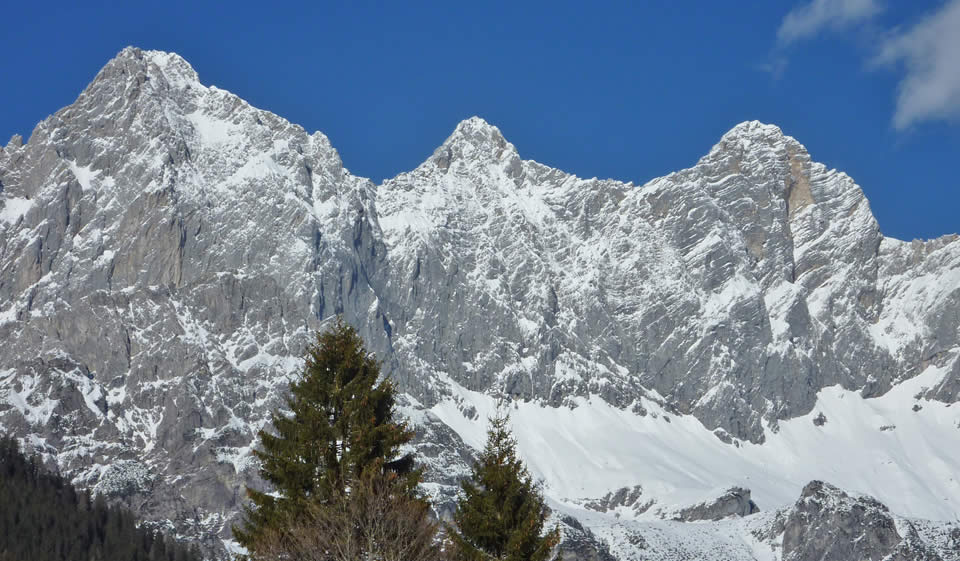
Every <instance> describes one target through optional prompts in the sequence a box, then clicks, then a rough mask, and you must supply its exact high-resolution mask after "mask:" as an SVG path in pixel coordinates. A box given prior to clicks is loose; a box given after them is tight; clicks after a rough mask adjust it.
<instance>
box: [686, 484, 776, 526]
mask: <svg viewBox="0 0 960 561" xmlns="http://www.w3.org/2000/svg"><path fill="white" fill-rule="evenodd" d="M758 512H760V507H758V506H757V504H756V503H755V502H753V500H751V499H750V489H744V488H742V487H733V488H731V489H727V491H726V492H725V493H724V494H723V495H721V496H719V497H717V498H716V499H715V500H713V501H707V502H703V503H700V504H698V505H694V506H690V507H686V508H683V509H681V510H680V511H679V512H677V514H676V515H675V516H674V517H673V519H674V520H680V521H682V522H696V521H699V520H723V519H724V518H729V517H731V516H749V515H751V514H756V513H758Z"/></svg>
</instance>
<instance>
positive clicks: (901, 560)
mask: <svg viewBox="0 0 960 561" xmlns="http://www.w3.org/2000/svg"><path fill="white" fill-rule="evenodd" d="M958 556H960V551H954V554H953V555H951V558H957V557H958ZM806 559H820V560H822V561H834V560H835V561H846V560H848V559H870V560H871V561H879V560H881V559H884V560H889V561H914V560H916V561H920V560H923V561H940V560H941V559H942V558H941V556H940V555H939V554H938V553H937V551H936V550H935V549H934V547H933V546H932V545H928V544H927V543H925V542H924V540H922V539H921V538H920V535H919V533H918V532H917V529H916V528H915V527H914V526H913V524H911V523H910V522H909V521H905V520H895V519H894V517H893V516H892V515H891V514H890V512H889V510H888V509H887V507H885V506H884V505H882V504H881V503H880V502H878V501H877V500H876V499H873V498H872V497H851V496H850V495H848V494H846V493H844V492H843V491H841V490H840V489H837V488H836V487H834V486H832V485H829V484H827V483H824V482H822V481H812V482H811V483H810V484H808V485H807V486H806V487H804V489H803V493H802V494H801V495H800V500H799V501H797V503H796V505H795V506H794V508H793V509H792V510H791V511H790V512H789V514H788V515H787V518H786V523H785V526H784V530H783V561H799V560H806Z"/></svg>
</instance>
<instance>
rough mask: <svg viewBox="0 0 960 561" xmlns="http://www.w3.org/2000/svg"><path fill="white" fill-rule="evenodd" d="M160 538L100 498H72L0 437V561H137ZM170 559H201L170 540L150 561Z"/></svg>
mask: <svg viewBox="0 0 960 561" xmlns="http://www.w3.org/2000/svg"><path fill="white" fill-rule="evenodd" d="M163 539H164V538H163V535H162V534H161V533H159V532H157V533H155V532H152V531H150V530H148V529H146V528H143V527H141V528H138V527H137V523H136V519H135V518H134V516H133V514H131V513H130V512H129V511H127V510H125V509H122V508H115V507H111V506H109V505H108V504H107V503H106V501H105V500H104V499H103V497H102V496H99V495H98V496H97V498H96V500H92V499H91V497H90V493H89V491H84V492H82V493H78V492H77V491H76V489H74V487H73V485H71V484H70V482H69V481H68V480H67V479H65V478H64V477H62V476H61V475H59V474H56V473H50V472H49V471H47V470H46V469H45V468H44V467H43V463H42V462H41V461H40V459H39V458H38V457H36V456H34V457H33V458H29V459H28V458H26V457H24V456H23V454H22V453H21V452H20V447H19V445H18V443H17V441H16V440H15V439H13V438H9V437H0V561H7V560H10V561H13V560H23V559H29V560H31V561H67V560H70V561H74V560H80V561H106V560H113V559H124V560H129V561H140V560H146V559H148V554H149V553H150V552H151V551H152V546H153V544H154V543H155V541H156V540H163ZM161 553H162V554H163V555H160V554H161ZM175 554H176V555H179V556H180V557H179V558H181V559H183V560H184V561H198V560H199V559H201V558H202V556H201V555H200V553H199V551H189V550H188V549H187V548H186V547H185V546H183V545H180V544H177V543H176V542H173V541H171V542H170V545H169V546H168V547H166V548H165V551H163V552H157V553H156V554H155V555H154V557H150V559H151V560H154V561H173V559H174V556H175Z"/></svg>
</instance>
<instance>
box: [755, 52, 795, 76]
mask: <svg viewBox="0 0 960 561" xmlns="http://www.w3.org/2000/svg"><path fill="white" fill-rule="evenodd" d="M787 64H789V61H788V60H787V57H785V56H771V57H770V60H768V61H767V62H762V63H760V64H757V65H756V66H755V68H756V69H757V70H759V71H760V72H766V73H767V74H769V75H770V76H771V77H772V78H773V79H774V80H779V79H780V78H782V77H783V73H784V72H786V71H787Z"/></svg>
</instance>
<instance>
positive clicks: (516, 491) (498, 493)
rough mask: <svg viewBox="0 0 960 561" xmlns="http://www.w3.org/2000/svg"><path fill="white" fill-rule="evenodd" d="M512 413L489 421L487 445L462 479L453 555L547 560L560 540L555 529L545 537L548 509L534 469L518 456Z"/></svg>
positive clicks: (472, 559)
mask: <svg viewBox="0 0 960 561" xmlns="http://www.w3.org/2000/svg"><path fill="white" fill-rule="evenodd" d="M508 421H509V418H508V417H507V416H506V415H497V416H496V417H494V418H493V419H491V420H490V429H489V430H488V431H487V445H486V447H485V448H484V450H483V452H482V453H481V455H480V458H479V460H478V461H477V463H476V464H474V466H473V472H472V474H471V477H470V478H469V479H467V480H465V481H463V482H462V483H461V487H462V489H463V495H462V496H461V498H460V501H459V503H458V504H457V510H456V512H455V513H454V515H453V520H454V522H456V527H455V528H451V529H450V538H451V540H452V542H453V546H454V551H455V555H456V557H457V558H458V559H461V560H464V561H481V560H486V559H503V560H509V561H543V560H545V559H548V558H549V557H550V554H551V552H552V551H553V548H554V546H556V545H557V542H558V541H559V539H560V534H559V531H558V530H556V529H554V530H552V531H551V532H549V533H547V534H546V535H545V536H541V535H540V534H541V532H542V531H543V524H544V522H545V521H546V518H547V515H548V511H547V508H546V505H545V504H544V500H543V496H542V495H541V493H540V490H539V489H538V487H537V485H536V484H535V483H534V481H533V478H532V477H531V476H530V472H528V471H527V468H526V467H524V465H523V462H522V461H521V460H520V458H518V457H517V452H516V441H515V440H514V439H513V437H512V436H511V434H510V429H509V428H508Z"/></svg>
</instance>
